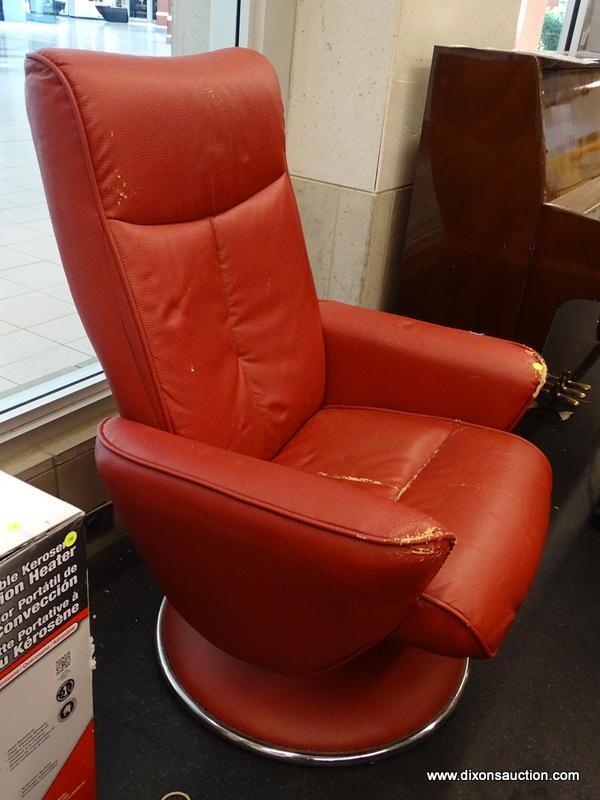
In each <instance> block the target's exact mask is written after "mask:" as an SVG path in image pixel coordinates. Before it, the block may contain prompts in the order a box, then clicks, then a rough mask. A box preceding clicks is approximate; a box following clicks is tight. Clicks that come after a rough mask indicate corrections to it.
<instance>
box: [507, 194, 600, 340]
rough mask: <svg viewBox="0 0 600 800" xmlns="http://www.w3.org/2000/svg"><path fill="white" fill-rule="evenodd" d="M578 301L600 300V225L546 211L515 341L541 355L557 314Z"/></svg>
mask: <svg viewBox="0 0 600 800" xmlns="http://www.w3.org/2000/svg"><path fill="white" fill-rule="evenodd" d="M575 299H582V300H600V222H598V221H597V220H595V219H592V218H590V217H586V216H582V215H579V214H572V213H570V212H568V211H563V210H562V209H559V208H553V207H552V206H545V207H544V208H543V211H542V217H541V220H540V225H539V230H538V234H537V241H536V245H535V251H534V255H533V259H532V266H531V272H530V274H529V277H528V280H527V284H526V286H525V291H524V293H523V302H522V304H521V308H520V313H519V318H518V321H517V326H516V329H515V335H514V338H515V339H517V340H518V341H521V342H526V343H527V344H529V345H530V346H531V347H535V348H537V349H541V348H542V347H543V345H544V341H545V339H546V336H547V333H548V331H549V330H550V326H551V324H552V320H553V319H554V315H555V313H556V311H557V309H558V308H559V307H560V306H561V305H562V304H563V303H565V302H567V301H569V300H575Z"/></svg>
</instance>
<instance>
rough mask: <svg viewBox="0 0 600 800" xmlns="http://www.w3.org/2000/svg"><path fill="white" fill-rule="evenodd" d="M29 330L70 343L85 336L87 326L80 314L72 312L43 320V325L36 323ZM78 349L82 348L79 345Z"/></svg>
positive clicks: (53, 339) (61, 342)
mask: <svg viewBox="0 0 600 800" xmlns="http://www.w3.org/2000/svg"><path fill="white" fill-rule="evenodd" d="M28 330H30V331H31V332H32V333H37V334H38V335H39V336H45V337H46V339H52V341H54V342H58V343H59V344H69V343H70V342H73V341H74V340H75V339H81V337H82V336H85V328H84V327H83V324H82V322H81V320H80V319H79V315H78V314H70V315H69V316H68V317H61V318H60V319H53V320H51V321H50V322H43V323H42V324H41V325H34V326H33V327H32V328H29V329H28ZM76 349H77V350H79V349H81V348H79V347H77V348H76Z"/></svg>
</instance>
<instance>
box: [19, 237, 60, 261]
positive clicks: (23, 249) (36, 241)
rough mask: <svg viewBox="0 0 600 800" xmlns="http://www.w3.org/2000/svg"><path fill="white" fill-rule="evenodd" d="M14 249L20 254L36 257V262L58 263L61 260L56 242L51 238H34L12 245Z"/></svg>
mask: <svg viewBox="0 0 600 800" xmlns="http://www.w3.org/2000/svg"><path fill="white" fill-rule="evenodd" d="M12 249H13V250H17V251H18V252H19V253H25V254H27V255H30V256H35V258H36V260H37V259H46V260H47V261H56V260H57V259H60V255H59V253H58V247H57V246H56V242H55V240H54V239H53V238H51V237H50V236H43V237H42V236H40V237H37V238H35V237H32V238H31V239H28V240H27V241H24V242H18V243H16V244H14V245H12Z"/></svg>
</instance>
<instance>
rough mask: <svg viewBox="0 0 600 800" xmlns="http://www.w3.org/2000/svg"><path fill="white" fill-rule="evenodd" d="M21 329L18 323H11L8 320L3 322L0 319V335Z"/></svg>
mask: <svg viewBox="0 0 600 800" xmlns="http://www.w3.org/2000/svg"><path fill="white" fill-rule="evenodd" d="M17 330H19V329H18V328H17V326H16V325H11V324H10V323H8V322H2V320H1V319H0V336H4V334H5V333H10V332H11V331H17Z"/></svg>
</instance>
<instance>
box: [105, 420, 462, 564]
mask: <svg viewBox="0 0 600 800" xmlns="http://www.w3.org/2000/svg"><path fill="white" fill-rule="evenodd" d="M105 424H106V420H103V421H102V422H101V423H100V426H99V429H98V435H99V436H98V438H99V439H100V442H101V443H102V444H103V445H104V446H105V447H106V449H107V450H109V451H110V452H112V453H114V454H116V455H118V456H120V457H121V458H123V459H125V460H126V461H129V462H131V463H134V464H138V465H139V466H142V467H145V468H146V469H154V470H156V471H157V472H160V473H162V474H163V475H166V476H168V477H171V478H175V479H180V480H184V481H187V482H188V483H192V484H194V485H195V486H201V487H202V488H204V489H208V490H210V491H214V492H217V493H218V494H222V495H224V496H225V497H232V498H233V499H234V500H238V501H239V502H241V503H245V504H246V505H249V506H253V507H255V508H259V509H261V510H264V511H269V512H270V513H274V514H277V515H278V516H281V517H283V518H285V519H293V520H296V521H297V522H301V523H303V524H305V525H310V526H312V527H319V528H323V529H324V530H327V531H330V532H332V533H335V534H338V535H340V536H344V537H346V538H349V539H353V540H354V541H361V542H368V543H371V544H377V545H384V546H392V547H400V548H402V547H406V548H408V550H409V551H410V549H411V546H412V545H411V543H410V542H402V541H401V539H402V538H403V537H402V535H399V536H398V537H397V538H393V537H394V534H391V535H390V536H379V535H377V534H372V533H365V532H364V531H362V530H361V531H358V530H356V529H354V528H347V527H346V526H344V525H337V524H334V523H331V522H326V521H325V520H321V519H319V518H318V517H308V516H305V515H304V514H301V513H298V512H294V511H290V510H289V509H286V508H282V507H281V506H277V505H275V504H273V503H268V502H265V501H261V500H257V499H256V498H253V497H250V496H249V495H245V494H242V493H241V492H237V491H234V490H232V489H228V488H227V487H225V486H221V485H219V484H216V483H212V482H211V481H206V480H201V479H199V478H198V477H197V476H196V475H190V474H189V473H187V472H182V471H181V470H174V469H167V468H166V467H164V466H163V465H162V464H158V463H156V462H154V461H150V460H148V459H145V458H141V457H140V456H133V455H132V454H131V453H127V452H126V451H125V450H123V449H122V448H120V447H118V446H117V445H115V444H114V443H113V442H111V441H109V440H108V438H107V436H106V434H105V433H104V428H105ZM268 463H270V462H268ZM390 502H391V501H390ZM424 524H426V521H424ZM432 533H434V534H435V535H434V536H432V537H431V538H430V539H428V540H427V542H426V543H427V544H439V543H442V542H448V543H449V544H450V543H451V542H453V541H454V539H455V537H454V535H453V534H452V533H450V532H449V531H446V530H445V529H444V528H441V527H434V528H433V529H432ZM412 535H414V534H412ZM419 544H420V545H421V544H425V542H419Z"/></svg>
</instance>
